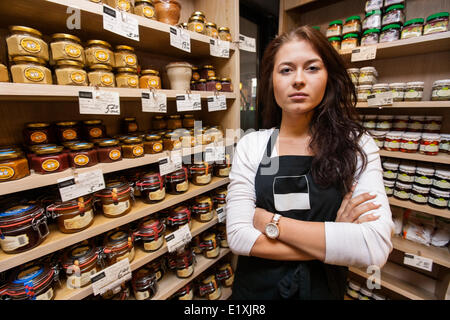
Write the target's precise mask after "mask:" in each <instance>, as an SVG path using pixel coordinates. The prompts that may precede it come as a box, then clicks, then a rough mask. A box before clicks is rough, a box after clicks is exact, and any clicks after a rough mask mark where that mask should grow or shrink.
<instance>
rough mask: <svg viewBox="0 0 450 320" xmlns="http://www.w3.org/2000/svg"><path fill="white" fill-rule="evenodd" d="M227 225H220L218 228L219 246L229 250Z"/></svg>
mask: <svg viewBox="0 0 450 320" xmlns="http://www.w3.org/2000/svg"><path fill="white" fill-rule="evenodd" d="M226 227H227V226H226V224H225V223H219V224H218V225H217V228H216V230H217V231H216V233H217V239H218V240H219V244H220V247H221V248H229V246H228V240H227V230H226Z"/></svg>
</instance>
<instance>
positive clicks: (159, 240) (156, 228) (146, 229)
mask: <svg viewBox="0 0 450 320" xmlns="http://www.w3.org/2000/svg"><path fill="white" fill-rule="evenodd" d="M165 231H166V225H165V224H164V223H163V222H162V221H161V220H159V219H155V218H153V217H146V218H144V219H142V220H141V221H140V222H139V226H138V230H137V231H136V232H135V233H134V237H135V239H136V240H142V243H143V247H144V251H146V252H152V251H156V250H158V249H159V248H161V247H162V245H163V244H164V232H165Z"/></svg>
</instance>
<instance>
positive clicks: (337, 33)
mask: <svg viewBox="0 0 450 320" xmlns="http://www.w3.org/2000/svg"><path fill="white" fill-rule="evenodd" d="M326 36H327V38H332V37H341V36H342V20H334V21H331V22H330V23H329V24H328V28H327V33H326Z"/></svg>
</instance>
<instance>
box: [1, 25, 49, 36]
mask: <svg viewBox="0 0 450 320" xmlns="http://www.w3.org/2000/svg"><path fill="white" fill-rule="evenodd" d="M9 31H11V32H17V31H19V32H28V33H32V34H34V35H37V36H38V37H42V33H41V32H40V31H38V30H36V29H33V28H30V27H24V26H10V27H9Z"/></svg>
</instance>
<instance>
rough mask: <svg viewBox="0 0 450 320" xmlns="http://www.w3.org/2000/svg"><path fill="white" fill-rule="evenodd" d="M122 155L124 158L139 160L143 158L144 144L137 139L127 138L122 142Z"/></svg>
mask: <svg viewBox="0 0 450 320" xmlns="http://www.w3.org/2000/svg"><path fill="white" fill-rule="evenodd" d="M122 153H123V157H124V158H139V157H143V156H144V143H143V142H142V139H141V138H139V137H127V138H125V140H124V141H123V145H122Z"/></svg>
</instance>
